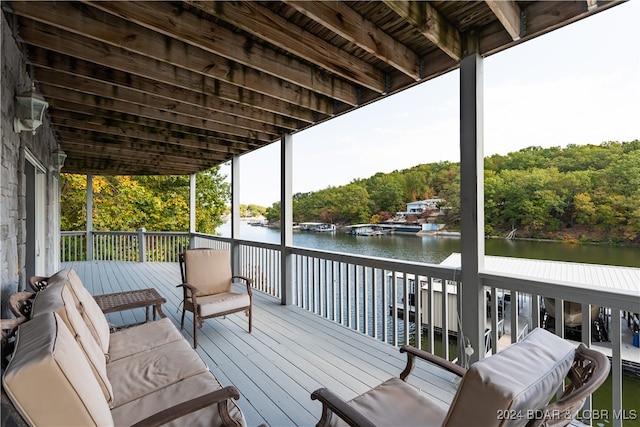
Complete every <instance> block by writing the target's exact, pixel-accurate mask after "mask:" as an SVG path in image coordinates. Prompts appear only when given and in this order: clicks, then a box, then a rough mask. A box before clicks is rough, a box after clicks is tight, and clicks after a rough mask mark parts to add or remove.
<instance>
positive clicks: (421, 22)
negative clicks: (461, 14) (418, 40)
mask: <svg viewBox="0 0 640 427" xmlns="http://www.w3.org/2000/svg"><path fill="white" fill-rule="evenodd" d="M383 1H384V3H385V4H386V5H387V6H388V7H389V8H390V9H392V10H393V11H394V12H396V13H397V14H398V15H399V16H400V17H402V18H403V19H405V20H406V21H407V22H408V23H410V24H411V25H413V26H414V27H415V28H416V29H418V31H420V33H421V34H422V35H424V36H425V37H426V38H427V39H428V40H429V41H430V42H432V43H433V44H435V45H436V46H437V47H438V48H439V49H440V50H442V51H443V52H445V53H446V54H447V55H449V57H451V58H452V59H454V60H456V61H460V59H461V58H462V47H461V42H460V40H461V38H460V33H459V32H458V30H457V29H456V28H455V27H454V26H453V25H452V24H451V23H450V22H449V21H447V19H446V18H445V17H444V16H442V15H441V14H440V12H438V10H437V9H436V8H435V7H433V6H432V5H431V4H429V3H428V2H424V1H414V0H383Z"/></svg>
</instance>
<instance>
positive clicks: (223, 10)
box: [185, 0, 385, 93]
mask: <svg viewBox="0 0 640 427" xmlns="http://www.w3.org/2000/svg"><path fill="white" fill-rule="evenodd" d="M185 2H186V3H189V4H191V5H192V6H194V7H196V8H198V9H200V10H201V11H203V12H206V13H208V14H210V15H212V16H215V17H216V18H218V19H221V20H223V21H225V22H229V23H231V24H233V25H235V26H237V27H238V28H240V29H242V30H243V31H246V32H248V33H250V34H253V35H254V36H256V37H259V38H260V39H262V40H264V41H266V42H267V43H270V44H272V45H274V46H278V47H279V48H281V49H284V50H285V51H286V52H287V53H289V54H290V55H292V56H295V57H298V58H302V59H304V60H305V61H309V62H311V63H312V64H315V65H316V66H318V67H320V68H321V69H323V70H325V71H327V72H329V73H330V74H332V75H337V76H340V77H342V78H344V79H347V80H349V81H351V82H353V83H356V84H358V85H362V86H364V87H366V88H369V89H371V90H373V91H374V92H377V93H383V92H384V90H385V77H384V74H383V73H382V71H380V70H378V69H376V68H375V67H374V66H372V65H371V64H369V63H367V62H365V61H363V60H361V59H359V58H357V57H355V56H353V55H350V54H349V53H348V52H346V51H344V50H342V49H340V48H339V47H337V46H334V45H332V44H331V43H328V42H327V41H325V40H324V39H321V38H320V37H317V36H316V35H314V34H312V33H310V32H308V31H306V30H304V29H303V28H300V27H296V26H294V25H292V24H291V22H290V21H288V20H287V19H285V18H283V17H282V16H280V15H277V14H275V13H273V12H272V11H270V10H269V9H267V8H266V7H264V6H262V5H260V3H259V2H251V1H241V2H209V1H194V0H185Z"/></svg>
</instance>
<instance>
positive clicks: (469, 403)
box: [445, 328, 575, 426]
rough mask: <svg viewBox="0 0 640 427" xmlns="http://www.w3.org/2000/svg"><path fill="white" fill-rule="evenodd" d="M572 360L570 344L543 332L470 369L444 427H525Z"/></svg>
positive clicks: (562, 378)
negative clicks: (471, 426)
mask: <svg viewBox="0 0 640 427" xmlns="http://www.w3.org/2000/svg"><path fill="white" fill-rule="evenodd" d="M574 355H575V347H574V345H573V344H571V343H570V342H568V341H566V340H564V339H562V338H560V337H558V336H556V335H554V334H552V333H550V332H548V331H546V330H544V329H541V328H537V329H534V330H533V331H532V332H531V333H529V335H527V336H526V337H525V338H524V340H522V341H520V342H519V343H517V344H513V345H511V346H510V347H508V348H506V349H504V350H503V351H501V352H499V353H498V354H496V355H494V356H491V357H488V358H486V359H484V360H482V361H480V362H477V363H474V364H473V365H472V366H471V368H470V369H469V370H468V371H467V373H466V374H465V375H464V377H463V378H462V382H461V383H460V387H459V388H458V392H457V393H456V396H455V397H454V399H453V402H452V403H451V407H450V408H449V412H448V414H447V419H446V421H445V425H447V426H468V425H482V426H504V425H510V426H511V425H525V424H526V423H527V421H529V419H530V416H528V415H527V414H528V412H527V411H529V410H536V409H540V408H542V407H543V406H545V405H546V404H547V403H548V402H549V400H550V399H551V398H552V397H553V395H554V393H555V392H556V391H557V390H558V389H559V387H560V386H561V385H562V383H563V380H564V378H565V376H566V375H567V372H568V371H569V368H570V367H571V364H572V363H573V358H574Z"/></svg>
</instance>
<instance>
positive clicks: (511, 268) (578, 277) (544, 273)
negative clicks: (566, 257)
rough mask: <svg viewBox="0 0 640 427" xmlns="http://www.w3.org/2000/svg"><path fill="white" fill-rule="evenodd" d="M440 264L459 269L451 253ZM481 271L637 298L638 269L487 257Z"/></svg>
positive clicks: (457, 258) (639, 288)
mask: <svg viewBox="0 0 640 427" xmlns="http://www.w3.org/2000/svg"><path fill="white" fill-rule="evenodd" d="M441 265H445V266H448V267H460V266H461V261H460V254H459V253H457V252H454V253H452V254H451V255H449V257H448V258H447V259H445V260H444V261H442V263H441ZM483 271H486V272H488V271H491V272H498V273H504V274H506V275H511V276H530V277H535V278H539V279H543V280H545V279H546V280H552V281H554V280H557V281H562V282H571V283H575V284H578V285H582V286H584V287H585V288H591V289H596V288H607V289H608V290H609V291H614V292H617V293H620V294H625V295H636V296H637V295H640V268H633V267H621V266H614V265H599V264H586V263H577V262H564V261H548V260H540V259H525V258H515V257H503V256H492V255H486V256H485V261H484V270H483Z"/></svg>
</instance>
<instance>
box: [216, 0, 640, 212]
mask: <svg viewBox="0 0 640 427" xmlns="http://www.w3.org/2000/svg"><path fill="white" fill-rule="evenodd" d="M458 85H459V73H458V71H457V70H456V71H452V72H450V73H448V74H446V75H444V76H441V77H439V78H436V79H433V80H430V81H427V82H424V83H422V84H419V85H417V86H416V87H414V88H411V89H408V90H405V91H404V92H401V93H398V94H395V95H392V96H389V97H388V98H385V99H383V100H381V101H378V102H375V103H373V104H371V105H368V106H365V107H362V108H360V109H358V110H356V111H354V112H351V113H348V114H345V115H343V116H340V117H337V118H335V119H332V120H330V121H328V122H325V123H323V124H320V125H317V126H315V127H313V128H311V129H307V130H305V131H302V132H299V133H296V134H294V135H293V182H292V186H293V193H294V194H295V193H299V192H308V191H317V190H321V189H325V188H327V187H330V186H340V185H345V184H348V183H349V182H351V181H353V180H354V179H359V178H368V177H370V176H372V175H374V174H376V173H378V172H384V173H388V172H393V171H395V170H402V169H407V168H411V167H413V166H416V165H419V164H424V163H434V162H440V161H452V162H459V161H460V149H459V101H458V97H459V88H458ZM484 121H485V128H484V155H485V157H486V156H490V155H493V154H502V155H506V154H508V153H510V152H514V151H518V150H520V149H523V148H526V147H531V146H539V147H544V148H546V147H566V146H567V145H569V144H578V145H584V144H600V143H602V142H606V141H620V142H622V141H632V140H634V139H640V0H630V1H629V2H627V3H624V4H621V5H618V6H615V7H613V8H611V9H609V10H605V11H603V12H601V13H598V14H596V15H594V16H591V17H589V18H587V19H583V20H581V21H579V22H576V23H574V24H571V25H569V26H567V27H564V28H560V29H558V30H555V31H553V32H551V33H548V34H546V35H543V36H540V37H537V38H535V39H533V40H529V41H526V42H524V43H522V44H521V45H518V46H515V47H513V48H510V49H507V50H505V51H503V52H500V53H498V54H495V55H492V56H489V57H486V58H485V59H484ZM279 164H280V143H274V144H271V145H270V146H268V147H264V148H261V149H259V150H256V151H254V152H252V153H249V154H246V155H243V156H241V157H240V203H241V204H256V205H260V206H271V205H272V204H273V203H274V202H277V201H279V199H280V176H279V174H280V168H279V166H276V165H279ZM221 172H222V173H223V174H226V175H227V176H230V168H229V167H228V166H223V167H222V169H221Z"/></svg>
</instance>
